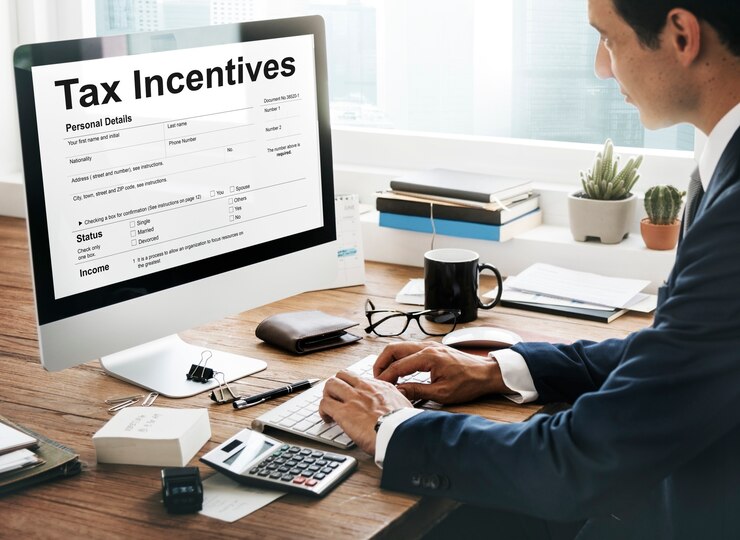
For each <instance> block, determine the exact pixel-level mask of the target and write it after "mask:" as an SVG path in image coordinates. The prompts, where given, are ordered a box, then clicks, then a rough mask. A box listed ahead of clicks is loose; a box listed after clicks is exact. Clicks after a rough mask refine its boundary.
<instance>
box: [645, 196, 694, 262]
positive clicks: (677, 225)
mask: <svg viewBox="0 0 740 540" xmlns="http://www.w3.org/2000/svg"><path fill="white" fill-rule="evenodd" d="M685 196H686V192H685V191H679V190H678V189H676V188H675V187H673V186H666V185H659V186H653V187H651V188H650V189H648V190H647V191H646V192H645V212H647V217H646V218H643V219H642V220H641V221H640V233H641V234H642V239H643V240H644V241H645V245H646V246H647V247H648V248H650V249H660V250H665V249H673V248H674V247H676V243H677V242H678V233H679V231H680V229H681V220H680V219H678V212H679V211H680V210H681V204H682V203H683V198H684V197H685Z"/></svg>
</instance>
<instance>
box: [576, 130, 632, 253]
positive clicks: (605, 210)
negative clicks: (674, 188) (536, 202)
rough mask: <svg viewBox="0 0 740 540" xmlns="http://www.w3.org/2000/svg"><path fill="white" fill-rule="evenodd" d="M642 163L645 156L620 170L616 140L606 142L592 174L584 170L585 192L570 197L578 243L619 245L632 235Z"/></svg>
mask: <svg viewBox="0 0 740 540" xmlns="http://www.w3.org/2000/svg"><path fill="white" fill-rule="evenodd" d="M641 163H642V156H637V157H634V158H630V159H629V161H628V162H627V164H626V165H625V166H624V168H623V169H622V170H621V171H620V170H619V157H618V156H617V157H615V156H614V146H613V145H612V141H611V140H610V139H607V140H606V142H605V143H604V149H603V150H602V151H601V152H599V153H598V154H596V159H595V161H594V165H593V167H592V168H591V169H590V170H589V171H588V173H584V172H583V171H581V185H582V187H583V190H579V191H576V192H574V193H571V194H570V195H569V196H568V214H569V216H570V232H571V234H572V235H573V239H574V240H576V241H578V242H584V241H585V240H586V239H587V238H589V237H591V238H598V239H599V240H600V241H601V242H602V243H604V244H618V243H619V242H621V241H622V240H624V239H625V238H626V237H627V235H629V227H630V224H631V223H632V219H633V217H634V214H635V204H636V201H637V198H636V197H635V195H634V194H633V193H632V187H633V186H634V185H635V182H637V180H638V179H639V178H640V175H639V174H637V169H638V168H639V167H640V164H641Z"/></svg>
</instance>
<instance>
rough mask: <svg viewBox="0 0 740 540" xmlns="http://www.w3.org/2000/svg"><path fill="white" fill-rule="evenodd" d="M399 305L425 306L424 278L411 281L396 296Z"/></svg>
mask: <svg viewBox="0 0 740 540" xmlns="http://www.w3.org/2000/svg"><path fill="white" fill-rule="evenodd" d="M396 302H398V303H399V304H411V305H412V306H423V305H424V278H417V279H410V280H409V282H408V283H407V284H406V285H404V287H403V289H401V290H400V291H399V292H398V294H397V295H396Z"/></svg>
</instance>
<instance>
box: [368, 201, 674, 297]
mask: <svg viewBox="0 0 740 540" xmlns="http://www.w3.org/2000/svg"><path fill="white" fill-rule="evenodd" d="M360 220H361V223H362V239H363V250H364V254H365V259H366V260H369V261H379V262H388V263H394V264H403V265H407V266H417V267H421V266H423V260H424V253H425V252H426V251H427V250H429V249H431V247H432V246H431V241H432V235H430V234H425V233H417V232H411V231H402V230H397V229H390V228H386V227H380V226H378V213H377V212H375V211H373V212H368V213H366V214H363V215H362V216H361V219H360ZM434 247H435V248H443V247H457V248H466V249H472V250H473V251H476V252H477V253H479V254H480V256H481V261H482V262H487V263H490V264H493V265H494V266H496V267H497V268H498V269H499V270H500V271H501V273H502V274H503V275H516V274H518V273H519V272H521V271H522V270H524V269H525V268H527V267H528V266H530V265H531V264H534V263H536V262H547V263H549V264H554V265H557V266H562V267H565V268H570V269H572V270H579V271H583V272H593V273H598V274H602V275H607V276H614V277H623V278H634V279H646V280H650V285H649V286H648V287H647V288H646V289H645V292H648V293H653V294H654V293H655V292H656V291H657V288H658V286H659V285H660V284H662V283H663V281H664V280H665V279H666V278H667V277H668V274H669V272H670V271H671V268H672V266H673V261H674V259H675V256H676V252H675V250H671V251H654V250H650V249H647V248H646V247H645V244H644V243H643V241H642V238H641V237H640V234H639V233H637V234H635V233H630V235H629V236H628V237H627V238H626V239H625V240H624V241H622V242H621V243H619V244H613V245H607V244H602V243H600V242H596V241H588V242H576V241H575V240H573V238H572V236H571V234H570V230H569V229H568V227H563V226H554V225H541V226H539V227H537V228H536V229H533V230H531V231H528V232H526V233H523V234H521V235H519V236H518V237H516V238H514V239H512V240H509V241H508V242H489V241H484V240H473V239H468V238H454V237H450V236H440V235H437V237H436V238H435V241H434Z"/></svg>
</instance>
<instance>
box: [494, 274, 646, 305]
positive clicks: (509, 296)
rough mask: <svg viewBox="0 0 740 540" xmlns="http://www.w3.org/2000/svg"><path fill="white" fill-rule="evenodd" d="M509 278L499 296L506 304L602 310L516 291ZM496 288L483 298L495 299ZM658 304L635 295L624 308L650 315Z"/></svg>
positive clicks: (555, 298) (551, 297)
mask: <svg viewBox="0 0 740 540" xmlns="http://www.w3.org/2000/svg"><path fill="white" fill-rule="evenodd" d="M509 279H511V277H509V278H507V279H505V280H504V292H503V293H502V294H501V300H505V301H507V302H527V303H530V304H543V305H547V306H562V307H577V308H581V309H604V306H602V305H598V304H587V303H585V302H581V301H579V300H570V299H567V298H557V297H554V296H547V295H545V294H539V293H530V292H524V291H520V290H517V289H512V288H511V287H510V286H509V284H508V280H509ZM497 289H498V287H495V288H493V289H491V290H490V291H488V292H487V293H484V294H483V296H484V297H485V298H496V291H497ZM657 304H658V296H657V295H655V294H645V293H637V294H636V295H635V297H634V298H633V299H632V300H630V301H629V302H628V303H627V305H626V306H625V307H626V308H627V309H629V310H630V311H639V312H640V313H650V312H651V311H653V310H654V309H655V308H656V307H657Z"/></svg>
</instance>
